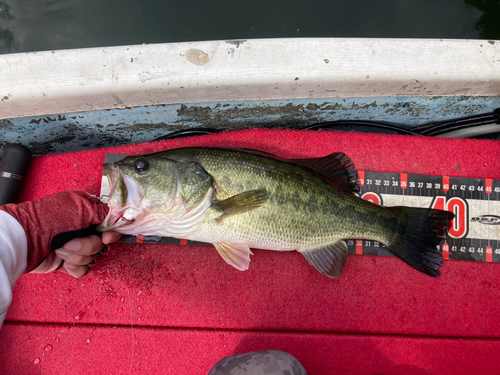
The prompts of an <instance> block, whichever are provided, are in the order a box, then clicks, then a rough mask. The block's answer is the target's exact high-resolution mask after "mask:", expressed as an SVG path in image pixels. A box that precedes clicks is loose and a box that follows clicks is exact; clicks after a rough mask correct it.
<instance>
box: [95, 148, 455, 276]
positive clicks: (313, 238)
mask: <svg viewBox="0 0 500 375" xmlns="http://www.w3.org/2000/svg"><path fill="white" fill-rule="evenodd" d="M103 168H104V170H105V172H106V175H107V176H108V179H109V180H110V186H111V193H110V197H109V201H108V205H109V207H110V213H109V214H108V216H107V217H106V219H105V221H104V222H103V224H102V225H101V227H100V229H101V230H116V231H118V232H120V233H124V234H133V235H139V234H143V235H155V236H172V237H178V238H185V239H189V240H195V241H202V242H209V243H212V244H214V246H215V248H216V249H217V251H218V252H219V254H220V255H221V256H222V258H223V259H224V260H225V261H226V262H227V263H228V264H231V265H233V266H234V267H235V268H237V269H238V270H246V269H248V266H249V262H250V254H251V251H250V248H258V249H267V250H278V251H287V250H297V251H299V252H301V253H302V254H303V255H304V257H305V258H306V260H307V261H308V262H309V263H310V264H311V265H312V266H314V267H315V268H316V269H317V270H318V271H320V272H321V273H323V274H324V275H326V276H329V277H338V276H340V274H341V273H342V270H343V268H344V266H345V263H346V260H347V245H346V244H345V242H344V241H343V240H344V239H349V238H366V239H373V240H378V241H380V242H382V243H384V244H386V245H387V248H388V250H389V251H391V252H393V253H394V255H396V256H398V257H399V258H401V259H402V260H403V261H405V262H406V263H408V264H409V265H410V266H412V267H414V268H415V269H417V270H419V271H421V272H424V273H427V274H429V275H431V276H438V275H439V267H440V266H441V264H442V255H441V253H440V252H439V251H438V250H437V245H438V244H439V242H440V241H441V235H442V234H443V233H444V231H446V230H447V229H448V226H449V222H450V220H451V219H452V218H453V214H452V213H450V212H446V211H440V210H431V209H422V208H411V207H391V208H388V207H382V206H378V205H375V204H373V203H371V202H367V201H365V200H363V199H361V198H359V197H357V196H356V195H355V194H354V191H355V189H356V184H355V182H353V179H355V178H354V176H353V174H352V172H349V171H348V170H349V169H354V165H353V164H352V161H351V160H350V159H349V158H348V157H347V155H345V154H342V153H334V154H330V155H327V156H325V157H323V158H315V159H297V160H291V161H289V160H281V159H279V158H277V157H274V156H272V155H269V154H265V153H262V152H260V151H253V150H238V149H229V148H208V147H207V148H205V147H199V148H180V149H173V150H168V151H163V152H159V153H155V154H149V155H137V156H129V157H127V158H125V159H123V160H122V161H119V162H116V163H112V164H105V165H104V166H103Z"/></svg>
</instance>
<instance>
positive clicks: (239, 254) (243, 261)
mask: <svg viewBox="0 0 500 375" xmlns="http://www.w3.org/2000/svg"><path fill="white" fill-rule="evenodd" d="M214 246H215V248H216V249H217V251H218V252H219V254H220V256H221V257H222V259H224V260H225V261H226V263H227V264H230V265H231V266H233V267H234V268H236V269H238V270H240V271H246V270H247V269H248V266H249V264H250V255H253V254H252V252H251V251H250V247H248V245H246V244H241V243H231V242H217V243H214Z"/></svg>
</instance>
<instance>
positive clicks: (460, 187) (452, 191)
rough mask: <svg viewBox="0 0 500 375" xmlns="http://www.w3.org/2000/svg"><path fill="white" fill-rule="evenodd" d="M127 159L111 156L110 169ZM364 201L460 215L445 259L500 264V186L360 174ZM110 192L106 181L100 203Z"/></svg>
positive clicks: (354, 242) (371, 249) (372, 245)
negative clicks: (431, 209) (113, 164)
mask: <svg viewBox="0 0 500 375" xmlns="http://www.w3.org/2000/svg"><path fill="white" fill-rule="evenodd" d="M123 157H124V155H116V154H107V155H106V157H105V162H106V163H112V162H116V161H118V160H120V159H122V158H123ZM358 185H359V187H360V191H359V196H360V197H361V198H363V199H365V200H368V201H370V202H373V203H376V204H380V205H383V206H409V207H424V208H435V209H441V210H448V211H451V212H453V213H454V214H455V218H454V219H453V221H452V223H451V225H450V228H449V230H448V233H446V236H445V238H443V240H442V241H441V243H440V245H439V248H440V249H441V250H442V252H443V258H444V259H454V260H470V261H479V262H498V263H500V180H494V179H484V178H465V177H449V176H429V175H418V174H406V173H383V172H369V171H358ZM109 193H110V186H109V184H108V180H107V178H106V177H105V176H103V178H102V185H101V199H102V201H103V202H105V203H106V202H107V198H108V195H109ZM121 241H122V242H134V243H161V244H177V245H202V246H203V245H210V246H211V244H206V243H202V242H196V241H189V240H181V239H176V238H165V237H150V236H137V237H135V236H123V237H122V239H121ZM346 243H347V248H348V251H349V254H365V255H383V256H393V255H392V254H391V253H390V252H389V251H388V250H387V249H386V247H385V246H384V245H383V244H382V243H380V242H378V241H373V240H365V239H348V240H346Z"/></svg>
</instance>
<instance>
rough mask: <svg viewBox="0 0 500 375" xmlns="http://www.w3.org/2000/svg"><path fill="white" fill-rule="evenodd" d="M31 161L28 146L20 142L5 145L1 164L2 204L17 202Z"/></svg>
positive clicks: (0, 192) (0, 201) (0, 197)
mask: <svg viewBox="0 0 500 375" xmlns="http://www.w3.org/2000/svg"><path fill="white" fill-rule="evenodd" d="M30 162H31V151H30V149H29V148H28V147H26V146H23V145H21V144H18V143H8V144H6V145H5V147H4V149H3V157H2V164H1V165H0V206H1V205H4V204H7V203H16V202H17V198H18V197H19V193H20V192H21V187H22V183H23V180H24V179H25V177H26V174H27V172H28V168H29V166H30Z"/></svg>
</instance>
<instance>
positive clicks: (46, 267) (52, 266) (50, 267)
mask: <svg viewBox="0 0 500 375" xmlns="http://www.w3.org/2000/svg"><path fill="white" fill-rule="evenodd" d="M62 262H63V259H62V258H61V257H60V256H59V255H58V254H57V253H56V252H54V251H52V252H50V253H49V255H47V256H46V257H45V258H44V260H43V261H42V262H41V263H40V264H39V265H38V267H36V268H35V269H34V270H33V271H31V273H48V272H53V271H55V270H57V268H58V267H59V266H61V263H62Z"/></svg>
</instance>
